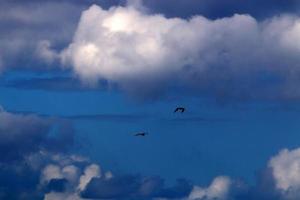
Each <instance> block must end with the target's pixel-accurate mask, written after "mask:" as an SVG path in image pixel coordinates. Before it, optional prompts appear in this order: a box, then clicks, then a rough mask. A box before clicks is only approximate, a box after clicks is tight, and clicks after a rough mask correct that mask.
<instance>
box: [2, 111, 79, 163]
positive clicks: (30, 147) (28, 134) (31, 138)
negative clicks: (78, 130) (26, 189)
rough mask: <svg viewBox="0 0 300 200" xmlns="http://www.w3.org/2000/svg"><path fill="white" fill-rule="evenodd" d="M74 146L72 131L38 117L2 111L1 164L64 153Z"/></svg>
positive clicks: (69, 128)
mask: <svg viewBox="0 0 300 200" xmlns="http://www.w3.org/2000/svg"><path fill="white" fill-rule="evenodd" d="M72 144H73V130H72V128H71V126H70V125H68V124H67V123H66V122H60V123H58V124H55V123H53V122H52V121H51V120H49V119H43V118H40V117H38V116H36V115H33V114H31V115H23V114H12V113H8V112H5V111H1V112H0V161H15V160H19V159H22V158H24V157H25V156H27V155H29V154H31V153H33V152H36V151H39V150H46V151H64V150H66V149H67V148H68V147H70V146H71V145H72Z"/></svg>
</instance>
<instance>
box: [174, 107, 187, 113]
mask: <svg viewBox="0 0 300 200" xmlns="http://www.w3.org/2000/svg"><path fill="white" fill-rule="evenodd" d="M179 111H180V112H181V113H183V112H184V111H185V108H184V107H177V108H176V109H175V110H174V113H176V112H179Z"/></svg>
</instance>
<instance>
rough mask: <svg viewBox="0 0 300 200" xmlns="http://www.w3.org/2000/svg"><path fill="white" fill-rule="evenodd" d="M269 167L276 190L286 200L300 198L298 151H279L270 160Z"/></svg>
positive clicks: (299, 161) (299, 150)
mask: <svg viewBox="0 0 300 200" xmlns="http://www.w3.org/2000/svg"><path fill="white" fill-rule="evenodd" d="M269 167H270V168H271V169H272V173H273V177H274V181H275V186H276V188H277V189H278V190H279V191H280V192H282V194H283V195H285V196H287V198H286V199H297V197H299V196H300V171H299V167H300V149H294V150H291V151H289V150H288V149H284V150H282V151H280V153H279V154H278V155H276V156H274V157H273V158H272V159H271V160H270V162H269Z"/></svg>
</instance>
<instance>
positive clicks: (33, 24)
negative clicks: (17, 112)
mask: <svg viewBox="0 0 300 200" xmlns="http://www.w3.org/2000/svg"><path fill="white" fill-rule="evenodd" d="M85 8H86V5H84V4H76V3H74V2H68V1H64V2H58V1H43V2H42V3H41V2H39V3H37V2H34V1H26V2H25V3H24V2H23V1H18V0H17V1H1V2H0V38H1V39H0V55H1V57H0V62H1V64H2V67H0V70H1V69H2V70H5V69H7V68H9V69H11V68H22V69H26V68H27V69H28V68H30V69H32V68H33V69H34V68H42V69H43V70H45V68H50V66H51V64H54V63H53V61H55V60H56V59H57V55H56V54H55V51H53V49H56V50H57V49H61V48H62V47H63V46H65V45H66V44H67V43H69V42H70V40H71V38H72V35H73V32H74V31H75V29H76V23H77V21H78V19H79V17H80V13H81V11H82V10H84V9H85ZM53 13H55V15H53ZM61 19H63V21H62V20H61ZM52 48H53V49H52ZM16 58H17V59H16ZM47 64H48V66H47ZM41 65H42V67H41ZM51 67H54V66H51Z"/></svg>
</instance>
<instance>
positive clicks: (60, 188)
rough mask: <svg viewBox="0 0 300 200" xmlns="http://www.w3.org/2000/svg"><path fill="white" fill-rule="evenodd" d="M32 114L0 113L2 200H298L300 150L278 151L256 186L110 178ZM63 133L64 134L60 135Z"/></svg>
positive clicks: (219, 180) (224, 180)
mask: <svg viewBox="0 0 300 200" xmlns="http://www.w3.org/2000/svg"><path fill="white" fill-rule="evenodd" d="M55 123H58V122H57V121H56V120H52V119H50V118H42V117H39V116H37V115H33V114H27V115H25V114H13V113H9V112H7V111H5V110H4V109H1V112H0V138H1V140H0V141H1V142H0V155H1V156H0V198H1V199H47V200H59V199H78V200H83V199H116V200H127V199H128V200H129V199H130V200H135V199H136V200H154V199H155V200H158V199H164V200H196V199H197V200H257V199H260V200H298V198H299V195H300V192H299V191H300V182H299V179H300V175H299V163H300V150H299V149H294V150H287V149H284V150H282V151H280V152H279V153H278V154H277V155H275V156H273V157H272V158H271V159H270V160H269V162H268V164H267V166H266V168H265V169H264V170H263V171H262V172H261V173H260V174H258V179H257V181H256V182H255V183H254V184H251V185H250V184H248V183H246V182H245V181H242V180H239V179H235V178H232V177H227V176H218V177H216V178H214V180H213V181H212V183H211V184H210V185H208V186H205V185H195V184H193V183H191V182H190V181H188V180H186V179H178V180H177V182H176V184H175V185H173V186H168V185H166V184H165V181H164V179H163V178H162V177H160V176H143V175H130V174H112V172H111V171H109V170H107V171H106V170H103V169H102V168H101V167H100V165H99V164H97V163H94V162H91V161H90V160H89V159H88V158H85V157H82V156H78V155H76V154H72V152H71V151H70V149H69V150H68V148H66V146H67V147H70V146H72V144H73V140H72V137H71V136H72V134H70V132H72V129H69V128H68V126H67V127H64V126H62V128H61V130H60V129H59V128H58V127H59V126H57V125H55ZM63 130H66V133H64V131H63Z"/></svg>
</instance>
